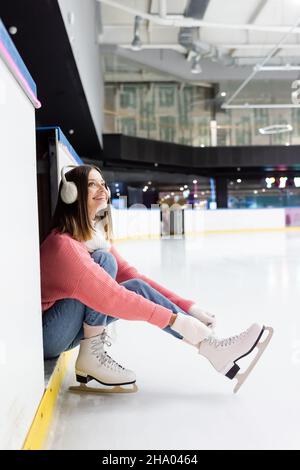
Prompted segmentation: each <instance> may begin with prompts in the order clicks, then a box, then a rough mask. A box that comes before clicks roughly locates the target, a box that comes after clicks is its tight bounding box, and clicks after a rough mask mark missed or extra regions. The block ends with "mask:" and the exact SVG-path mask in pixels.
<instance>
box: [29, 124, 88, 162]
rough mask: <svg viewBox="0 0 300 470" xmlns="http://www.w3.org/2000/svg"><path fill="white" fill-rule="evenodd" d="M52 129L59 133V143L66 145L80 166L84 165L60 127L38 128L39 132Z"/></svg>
mask: <svg viewBox="0 0 300 470" xmlns="http://www.w3.org/2000/svg"><path fill="white" fill-rule="evenodd" d="M51 129H52V130H56V131H57V139H58V141H59V142H61V144H62V145H64V146H65V147H66V148H67V150H68V151H69V152H70V154H71V155H72V157H73V158H74V159H75V160H76V162H77V163H78V164H79V165H84V162H83V161H82V160H81V158H80V157H79V156H78V154H77V153H76V151H75V150H74V149H73V147H72V145H71V144H70V142H69V141H68V139H67V138H66V136H65V134H64V133H63V131H62V130H61V128H60V127H58V126H46V127H37V128H36V130H37V131H47V130H51Z"/></svg>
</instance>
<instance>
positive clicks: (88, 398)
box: [46, 232, 300, 450]
mask: <svg viewBox="0 0 300 470" xmlns="http://www.w3.org/2000/svg"><path fill="white" fill-rule="evenodd" d="M118 247H119V251H120V252H121V253H122V254H123V255H124V256H125V257H126V258H127V259H128V260H129V261H130V262H131V263H132V264H134V265H136V266H137V267H138V268H139V269H140V271H141V272H144V273H145V274H147V275H148V276H151V277H152V278H153V279H156V280H157V281H159V282H161V283H163V284H164V285H166V286H168V287H169V288H171V289H172V290H174V291H177V292H178V293H180V294H181V295H182V296H185V297H187V298H191V299H194V300H197V301H199V302H201V304H202V305H203V308H204V309H206V310H209V311H211V312H214V313H215V314H216V316H217V321H218V324H217V330H216V334H217V336H219V337H226V336H229V335H232V334H235V333H238V332H240V331H242V330H243V329H245V328H247V327H248V326H249V325H250V324H251V323H253V322H259V323H263V324H266V325H272V326H273V327H274V329H275V333H274V336H273V339H272V341H271V343H270V345H269V347H268V348H267V350H266V351H265V353H264V355H263V356H262V358H261V360H260V361H259V363H258V364H257V366H256V368H255V369H254V370H253V372H252V374H251V375H250V376H249V378H248V380H247V381H246V382H245V384H244V385H243V387H242V388H241V389H240V391H239V392H238V394H236V395H234V394H233V393H232V389H233V386H234V383H235V381H230V380H228V379H227V378H226V377H224V376H222V375H220V374H218V373H217V372H216V371H215V370H214V369H213V368H212V366H211V365H210V363H209V362H208V361H207V360H206V359H205V358H203V357H201V356H199V355H197V354H196V352H195V350H194V349H192V348H191V347H189V346H188V345H186V344H184V343H182V342H180V341H177V340H176V339H175V338H173V337H171V336H170V335H168V334H166V333H165V332H163V331H161V330H159V329H157V328H156V327H153V326H151V325H148V324H144V323H140V322H125V321H119V322H118V325H117V327H116V330H117V338H116V341H115V343H114V345H113V347H112V348H110V351H109V354H111V355H112V357H114V359H116V360H117V361H118V362H120V363H121V364H122V365H124V366H126V367H129V368H131V369H133V370H135V372H136V374H137V377H138V381H137V383H138V387H139V391H138V393H135V394H128V395H108V396H105V395H104V396H103V395H102V396H100V395H97V396H94V395H91V394H84V395H83V394H82V395H76V394H74V393H71V392H69V391H68V386H69V385H75V383H76V382H75V377H74V372H73V369H72V368H71V370H70V373H69V374H68V376H67V378H66V381H65V384H64V387H63V389H62V392H61V394H60V397H59V400H58V407H57V411H56V414H55V418H54V422H53V424H52V427H51V431H50V435H49V439H48V442H47V447H46V448H47V449H111V450H113V449H199V450H201V449H300V426H299V422H300V315H299V305H300V301H299V300H300V289H299V287H300V232H293V233H281V232H280V233H276V232H270V233H252V234H249V233H247V234H226V235H223V234H222V235H221V234H219V235H217V234H216V235H209V236H205V237H199V238H190V239H188V240H162V241H134V242H133V241H131V242H124V243H121V244H119V245H118Z"/></svg>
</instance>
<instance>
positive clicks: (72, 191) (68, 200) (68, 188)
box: [60, 165, 78, 204]
mask: <svg viewBox="0 0 300 470" xmlns="http://www.w3.org/2000/svg"><path fill="white" fill-rule="evenodd" d="M66 168H76V165H67V166H64V167H63V168H62V169H61V180H62V188H61V190H60V197H61V199H62V200H63V202H64V203H65V204H73V202H75V201H76V200H77V197H78V191H77V187H76V184H75V183H74V182H73V181H67V180H66V177H65V169H66Z"/></svg>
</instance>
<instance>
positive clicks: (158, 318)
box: [68, 250, 172, 328]
mask: <svg viewBox="0 0 300 470" xmlns="http://www.w3.org/2000/svg"><path fill="white" fill-rule="evenodd" d="M68 258H69V259H70V257H68ZM74 263H75V264H76V265H77V268H78V267H79V268H80V271H81V272H82V275H81V276H80V277H79V279H78V281H77V283H76V285H75V288H74V290H73V292H72V295H71V297H72V298H75V299H78V300H80V301H81V302H82V303H83V304H85V305H87V306H88V307H90V308H92V309H94V310H96V311H97V312H100V313H103V314H105V315H110V316H112V317H117V318H123V319H125V320H143V321H147V322H149V323H152V324H154V325H156V326H158V327H160V328H165V327H166V326H167V325H168V324H169V322H170V319H171V316H172V312H171V310H168V309H167V308H165V307H162V306H161V305H157V304H155V303H154V302H151V301H150V300H148V299H145V298H144V297H142V296H141V295H138V294H136V293H135V292H132V291H129V290H128V289H126V288H125V287H123V286H120V285H119V284H118V283H117V282H116V281H115V280H114V279H112V278H111V276H110V275H109V274H108V273H107V272H106V271H105V270H104V269H103V268H101V267H100V266H99V265H98V264H97V263H95V262H94V260H93V259H92V258H91V257H90V255H89V254H88V252H87V251H86V256H82V253H80V254H79V253H78V252H77V251H76V250H73V253H72V265H74Z"/></svg>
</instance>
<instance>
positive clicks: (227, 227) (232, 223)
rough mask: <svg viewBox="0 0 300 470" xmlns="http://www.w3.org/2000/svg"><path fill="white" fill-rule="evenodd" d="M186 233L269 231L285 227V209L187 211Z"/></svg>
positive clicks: (185, 219)
mask: <svg viewBox="0 0 300 470" xmlns="http://www.w3.org/2000/svg"><path fill="white" fill-rule="evenodd" d="M184 221H185V233H186V234H188V233H201V232H210V231H212V232H214V231H216V232H221V231H241V230H263V229H265V230H267V229H281V228H284V227H285V209H216V210H206V211H204V210H186V211H185V217H184Z"/></svg>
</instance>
